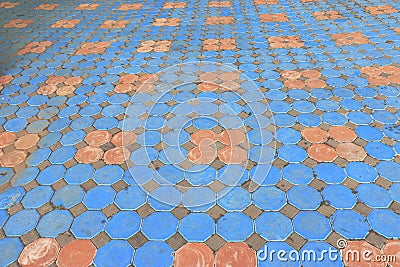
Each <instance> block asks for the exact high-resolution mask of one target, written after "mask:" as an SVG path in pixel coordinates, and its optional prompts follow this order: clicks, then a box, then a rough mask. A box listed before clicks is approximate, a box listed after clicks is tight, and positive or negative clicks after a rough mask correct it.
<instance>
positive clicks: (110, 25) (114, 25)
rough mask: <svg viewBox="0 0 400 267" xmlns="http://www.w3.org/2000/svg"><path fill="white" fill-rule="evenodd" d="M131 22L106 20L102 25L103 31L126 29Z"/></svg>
mask: <svg viewBox="0 0 400 267" xmlns="http://www.w3.org/2000/svg"><path fill="white" fill-rule="evenodd" d="M128 23H129V20H106V21H104V22H103V24H101V25H100V28H102V29H118V28H125V27H126V25H127V24H128Z"/></svg>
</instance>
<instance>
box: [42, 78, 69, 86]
mask: <svg viewBox="0 0 400 267" xmlns="http://www.w3.org/2000/svg"><path fill="white" fill-rule="evenodd" d="M63 82H65V77H64V76H51V77H49V78H48V79H47V81H46V84H48V85H58V84H60V83H63Z"/></svg>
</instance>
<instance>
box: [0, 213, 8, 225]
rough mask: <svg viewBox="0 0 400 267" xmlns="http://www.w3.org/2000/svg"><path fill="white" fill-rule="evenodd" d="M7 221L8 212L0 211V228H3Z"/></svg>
mask: <svg viewBox="0 0 400 267" xmlns="http://www.w3.org/2000/svg"><path fill="white" fill-rule="evenodd" d="M7 219H8V212H7V211H6V210H0V227H3V225H4V223H5V222H6V221H7Z"/></svg>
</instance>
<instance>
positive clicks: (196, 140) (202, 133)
mask: <svg viewBox="0 0 400 267" xmlns="http://www.w3.org/2000/svg"><path fill="white" fill-rule="evenodd" d="M204 139H209V140H211V141H212V142H215V141H217V139H218V138H217V135H216V134H215V133H214V132H213V131H211V130H199V131H196V132H194V133H192V134H191V135H190V141H191V142H192V143H193V144H196V145H199V144H200V142H201V141H203V140H204Z"/></svg>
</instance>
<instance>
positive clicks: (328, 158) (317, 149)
mask: <svg viewBox="0 0 400 267" xmlns="http://www.w3.org/2000/svg"><path fill="white" fill-rule="evenodd" d="M307 154H308V156H309V157H310V158H312V159H315V160H316V161H319V162H332V161H334V160H335V159H336V158H337V154H336V151H335V149H334V148H333V147H331V146H328V145H325V144H312V145H311V146H310V147H309V148H308V149H307Z"/></svg>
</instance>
